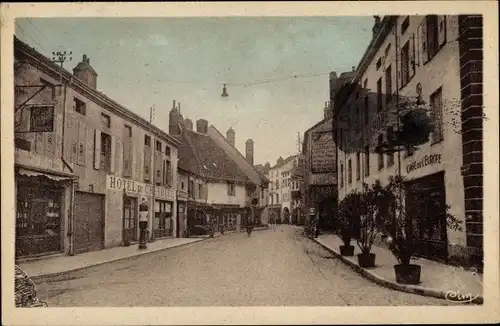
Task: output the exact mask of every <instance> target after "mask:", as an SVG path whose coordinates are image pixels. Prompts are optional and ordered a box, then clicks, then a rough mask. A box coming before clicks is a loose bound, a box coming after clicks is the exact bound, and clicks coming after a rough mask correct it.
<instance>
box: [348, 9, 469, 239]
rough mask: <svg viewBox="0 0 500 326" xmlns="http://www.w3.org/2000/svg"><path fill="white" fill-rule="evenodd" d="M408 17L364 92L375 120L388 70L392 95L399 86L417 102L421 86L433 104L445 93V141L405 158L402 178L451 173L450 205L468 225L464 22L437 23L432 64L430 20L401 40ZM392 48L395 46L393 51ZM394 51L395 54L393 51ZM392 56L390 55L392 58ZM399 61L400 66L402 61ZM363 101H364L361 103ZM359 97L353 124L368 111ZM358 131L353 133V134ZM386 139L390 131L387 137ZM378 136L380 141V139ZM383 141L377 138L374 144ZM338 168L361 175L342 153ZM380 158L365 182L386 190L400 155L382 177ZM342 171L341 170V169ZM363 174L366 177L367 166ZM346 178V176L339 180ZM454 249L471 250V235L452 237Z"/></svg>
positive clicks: (416, 23) (418, 22) (381, 52)
mask: <svg viewBox="0 0 500 326" xmlns="http://www.w3.org/2000/svg"><path fill="white" fill-rule="evenodd" d="M405 18H406V16H399V17H398V21H397V36H398V42H397V43H396V33H395V32H394V30H393V32H392V33H390V34H389V35H388V36H387V37H386V39H385V40H384V41H383V43H382V45H381V46H380V48H379V49H378V50H377V52H376V54H375V55H374V57H373V59H372V60H371V62H370V64H369V65H368V67H367V69H366V71H365V72H364V73H363V75H362V77H361V78H360V82H359V83H360V84H361V86H363V85H364V84H365V81H366V89H365V90H367V91H368V92H369V95H370V102H369V103H370V105H369V107H370V119H373V118H374V117H376V116H377V112H376V109H375V108H376V105H375V104H374V101H373V98H375V97H376V96H375V95H374V94H375V93H376V86H377V81H378V79H379V78H382V85H383V92H385V91H386V90H385V85H386V83H385V68H387V67H388V66H389V65H390V66H391V70H392V90H393V94H395V93H396V87H397V86H399V87H398V88H399V89H398V92H399V95H400V97H410V98H413V99H415V98H416V97H417V92H416V87H417V84H418V83H420V84H421V86H422V100H423V101H425V103H427V104H428V103H429V101H430V96H431V94H433V93H434V92H435V91H436V90H438V88H440V87H442V94H443V95H442V103H443V120H442V127H443V129H444V140H443V141H441V142H439V143H434V144H431V142H428V143H427V144H424V145H422V146H420V147H419V149H418V150H417V151H416V152H415V153H414V154H413V155H412V156H409V157H406V155H405V153H404V152H403V153H402V154H401V156H402V160H401V161H402V165H401V167H402V174H403V176H405V177H407V178H408V179H416V178H420V177H423V176H426V175H429V174H432V173H436V172H439V171H445V186H446V202H447V203H448V204H450V205H451V211H450V212H451V213H452V214H454V215H455V216H457V217H458V218H459V219H463V220H465V217H464V212H465V210H464V204H463V202H464V199H463V198H464V189H463V184H462V182H461V175H460V167H461V165H462V158H461V156H462V154H461V153H462V143H461V135H460V129H459V127H458V125H459V124H458V123H457V122H459V121H460V96H461V95H460V63H459V59H460V57H459V44H458V41H457V39H458V36H459V30H458V16H438V17H437V25H438V30H437V42H438V51H437V53H436V54H435V55H434V56H433V57H432V58H431V57H429V55H428V52H427V50H428V45H427V41H426V40H427V39H426V36H427V34H428V32H427V29H426V28H425V27H424V26H425V24H424V22H425V19H426V18H425V16H409V26H408V28H407V29H406V31H405V32H404V33H403V34H401V25H402V23H403V21H404V20H405ZM407 42H408V44H409V45H410V46H409V49H410V53H409V61H410V62H409V68H410V69H409V80H408V81H407V83H406V84H403V83H402V75H401V49H402V48H403V46H404V45H405V44H407ZM389 44H390V46H389ZM388 47H389V50H387V49H388ZM386 51H387V53H386ZM379 58H383V60H381V61H382V66H381V67H380V68H377V64H376V63H377V61H378V60H379ZM396 58H397V60H396ZM360 100H361V99H360ZM357 101H359V100H357V99H356V92H353V94H351V97H350V99H349V100H348V101H347V104H346V105H345V106H344V109H343V110H344V112H346V113H347V116H349V117H350V118H351V122H352V121H353V120H354V119H355V108H356V107H357V106H359V105H363V103H362V102H357ZM351 129H353V128H351ZM383 134H384V135H385V131H383ZM375 136H378V135H375ZM376 138H377V137H374V138H373V139H372V141H374V140H375V139H376ZM434 154H440V155H441V162H440V163H437V164H432V165H428V166H426V167H424V168H420V169H417V170H414V171H412V172H411V173H407V172H406V167H407V165H408V164H411V163H412V162H415V161H419V160H422V159H424V158H425V156H426V155H434ZM361 156H362V157H361V160H360V162H361V164H362V165H363V161H364V157H363V156H364V153H363V154H362V155H361ZM338 158H339V159H338V166H339V167H340V165H341V164H343V165H344V167H345V166H347V161H348V160H349V159H351V160H352V162H353V167H352V170H353V171H356V157H355V153H352V154H349V153H345V152H343V151H342V150H339V153H338ZM377 163H378V162H377V154H376V153H373V151H372V153H371V154H370V167H369V169H370V175H369V177H365V178H364V181H365V182H367V183H371V182H373V181H374V180H380V181H381V182H382V183H383V184H384V183H386V182H387V181H388V178H389V176H390V175H395V174H397V167H398V163H397V154H395V163H394V164H393V165H392V166H390V167H388V166H387V156H385V155H384V168H383V169H382V170H380V171H379V169H378V166H377ZM339 171H340V168H339ZM361 171H362V173H363V174H364V171H363V166H362V167H361ZM344 173H345V175H344V178H345V180H347V169H344ZM339 177H341V176H339ZM352 179H353V183H352V184H351V185H348V184H346V183H344V187H339V200H342V199H343V198H344V197H345V196H346V194H348V193H349V192H350V191H352V190H353V189H358V190H359V189H361V180H360V181H356V178H355V173H353V177H352ZM448 238H449V242H450V244H455V245H459V246H462V245H465V233H464V232H460V231H452V230H449V231H448Z"/></svg>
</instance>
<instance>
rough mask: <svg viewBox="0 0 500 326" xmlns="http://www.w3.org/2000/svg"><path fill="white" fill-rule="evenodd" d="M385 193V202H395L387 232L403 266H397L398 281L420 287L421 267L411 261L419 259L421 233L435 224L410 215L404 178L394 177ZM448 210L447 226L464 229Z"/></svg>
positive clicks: (386, 226)
mask: <svg viewBox="0 0 500 326" xmlns="http://www.w3.org/2000/svg"><path fill="white" fill-rule="evenodd" d="M384 190H385V191H384V194H385V196H386V199H385V200H386V201H388V202H390V203H391V209H390V214H387V215H386V217H387V218H386V219H385V221H384V229H385V230H387V231H388V232H389V236H388V237H387V238H386V241H387V244H388V245H389V249H390V251H391V252H392V254H393V255H394V257H396V259H397V260H398V263H399V264H397V265H394V272H395V276H396V282H398V283H402V284H419V283H420V275H421V266H420V265H418V264H413V263H412V262H411V260H412V259H415V258H418V246H419V240H420V239H419V235H420V233H421V232H426V231H428V230H426V228H432V227H433V225H432V224H430V223H419V221H418V220H417V219H415V218H411V217H410V216H408V214H407V210H406V209H405V207H404V202H403V194H404V191H405V189H404V178H403V177H401V176H393V177H391V179H390V182H389V184H388V185H387V187H385V189H384ZM422 205H423V203H422ZM448 210H449V206H446V207H445V209H444V210H443V213H441V214H445V216H444V219H445V221H446V226H449V227H450V228H451V229H455V230H460V229H461V227H460V224H461V221H459V220H458V219H456V218H455V217H454V216H453V215H451V214H450V213H449V212H448ZM438 214H440V213H438ZM432 219H433V220H435V221H439V219H440V218H439V217H438V216H433V217H432Z"/></svg>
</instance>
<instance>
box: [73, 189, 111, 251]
mask: <svg viewBox="0 0 500 326" xmlns="http://www.w3.org/2000/svg"><path fill="white" fill-rule="evenodd" d="M103 248H104V196H103V195H99V194H93V193H86V192H80V191H78V192H76V194H75V248H74V249H75V253H76V254H79V253H83V252H89V251H97V250H101V249H103Z"/></svg>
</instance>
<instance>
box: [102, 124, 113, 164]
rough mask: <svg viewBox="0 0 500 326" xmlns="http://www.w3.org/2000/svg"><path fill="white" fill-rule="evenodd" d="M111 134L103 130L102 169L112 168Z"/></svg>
mask: <svg viewBox="0 0 500 326" xmlns="http://www.w3.org/2000/svg"><path fill="white" fill-rule="evenodd" d="M111 155H112V153H111V136H110V135H108V134H106V133H104V132H101V166H100V169H101V170H102V171H106V172H110V170H111Z"/></svg>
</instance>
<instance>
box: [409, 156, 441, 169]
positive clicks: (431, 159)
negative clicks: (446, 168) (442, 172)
mask: <svg viewBox="0 0 500 326" xmlns="http://www.w3.org/2000/svg"><path fill="white" fill-rule="evenodd" d="M431 164H441V154H431V155H425V156H424V157H423V158H422V159H420V160H418V161H414V162H412V163H410V164H408V165H407V166H406V172H407V173H410V172H412V171H415V170H418V169H420V168H423V167H425V166H427V165H431Z"/></svg>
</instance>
